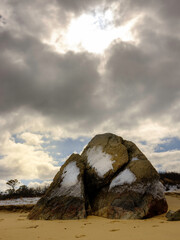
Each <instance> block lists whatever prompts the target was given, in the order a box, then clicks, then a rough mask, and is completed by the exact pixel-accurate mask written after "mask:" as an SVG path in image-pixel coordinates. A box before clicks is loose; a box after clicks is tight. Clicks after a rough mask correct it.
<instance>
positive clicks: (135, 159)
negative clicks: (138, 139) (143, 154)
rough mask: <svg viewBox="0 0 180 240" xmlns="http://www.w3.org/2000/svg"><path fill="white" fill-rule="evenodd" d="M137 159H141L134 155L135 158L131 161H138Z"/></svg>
mask: <svg viewBox="0 0 180 240" xmlns="http://www.w3.org/2000/svg"><path fill="white" fill-rule="evenodd" d="M137 160H139V158H138V157H133V158H132V159H131V161H137Z"/></svg>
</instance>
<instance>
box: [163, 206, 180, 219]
mask: <svg viewBox="0 0 180 240" xmlns="http://www.w3.org/2000/svg"><path fill="white" fill-rule="evenodd" d="M166 217H167V220H168V221H180V209H179V210H177V211H175V212H174V211H169V212H168V213H167V214H166Z"/></svg>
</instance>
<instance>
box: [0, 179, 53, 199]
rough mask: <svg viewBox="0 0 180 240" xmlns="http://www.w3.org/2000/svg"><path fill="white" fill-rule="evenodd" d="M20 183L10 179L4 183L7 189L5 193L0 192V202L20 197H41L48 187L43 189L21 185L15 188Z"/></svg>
mask: <svg viewBox="0 0 180 240" xmlns="http://www.w3.org/2000/svg"><path fill="white" fill-rule="evenodd" d="M19 183H20V182H19V181H18V180H17V179H11V180H8V181H7V182H6V184H7V185H8V187H9V188H8V189H7V190H6V191H5V192H0V200H5V199H12V198H21V197H41V196H43V195H44V194H45V192H46V190H47V188H48V187H49V186H44V187H36V188H33V187H28V186H26V185H21V186H20V187H19V188H17V185H18V184H19Z"/></svg>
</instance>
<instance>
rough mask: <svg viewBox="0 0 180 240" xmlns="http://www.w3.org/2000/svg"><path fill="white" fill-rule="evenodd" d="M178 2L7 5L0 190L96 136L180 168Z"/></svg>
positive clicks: (1, 19)
mask: <svg viewBox="0 0 180 240" xmlns="http://www.w3.org/2000/svg"><path fill="white" fill-rule="evenodd" d="M179 13H180V1H179V0H171V1H169V0H158V1H157V0H150V1H145V0H118V1H117V0H111V1H108V0H91V1H88V0H51V1H49V0H1V1H0V190H3V189H5V188H6V184H5V183H6V180H8V179H12V178H17V179H19V180H20V181H21V183H22V184H27V185H30V186H32V185H33V184H34V185H36V186H37V185H39V184H44V183H47V182H49V181H51V180H52V178H53V176H54V175H55V173H56V172H57V171H58V169H59V167H60V165H62V164H63V162H64V161H65V159H66V158H67V156H69V155H70V154H71V153H73V152H78V153H79V152H81V151H82V149H83V147H84V146H85V145H86V144H87V143H88V141H89V140H90V139H91V138H92V137H93V136H94V135H95V134H98V133H104V132H112V133H115V134H117V135H120V136H122V137H123V138H125V139H127V140H131V141H134V142H135V143H136V144H137V146H138V147H139V148H140V149H141V150H142V151H143V152H144V153H145V154H146V156H147V157H148V159H149V160H150V161H151V162H152V163H153V165H154V166H155V167H156V169H157V170H158V171H177V172H180V17H179Z"/></svg>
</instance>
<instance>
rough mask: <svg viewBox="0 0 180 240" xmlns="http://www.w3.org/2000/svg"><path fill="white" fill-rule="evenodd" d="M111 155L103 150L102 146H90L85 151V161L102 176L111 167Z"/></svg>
mask: <svg viewBox="0 0 180 240" xmlns="http://www.w3.org/2000/svg"><path fill="white" fill-rule="evenodd" d="M111 159H112V156H111V155H110V154H108V153H105V152H103V148H102V146H98V147H93V148H90V149H89V150H88V151H87V161H88V163H89V165H90V166H91V167H92V168H95V170H96V172H97V174H98V176H99V177H103V176H104V174H106V173H107V172H108V171H109V170H111V169H113V166H112V164H113V163H114V161H112V160H111Z"/></svg>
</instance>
